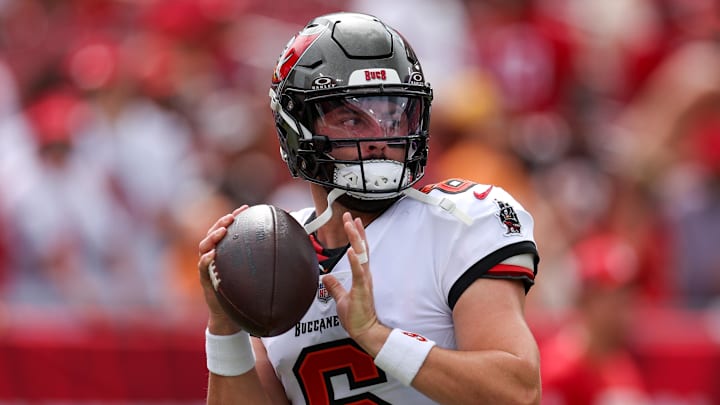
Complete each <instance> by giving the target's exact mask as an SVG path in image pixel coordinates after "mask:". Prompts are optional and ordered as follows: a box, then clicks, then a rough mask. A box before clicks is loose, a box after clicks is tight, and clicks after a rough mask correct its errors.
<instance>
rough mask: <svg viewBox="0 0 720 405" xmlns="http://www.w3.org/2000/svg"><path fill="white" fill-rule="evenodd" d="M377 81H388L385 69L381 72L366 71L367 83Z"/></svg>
mask: <svg viewBox="0 0 720 405" xmlns="http://www.w3.org/2000/svg"><path fill="white" fill-rule="evenodd" d="M375 79H379V80H382V81H385V80H387V73H385V69H381V70H366V71H365V80H366V81H368V82H369V81H370V80H375Z"/></svg>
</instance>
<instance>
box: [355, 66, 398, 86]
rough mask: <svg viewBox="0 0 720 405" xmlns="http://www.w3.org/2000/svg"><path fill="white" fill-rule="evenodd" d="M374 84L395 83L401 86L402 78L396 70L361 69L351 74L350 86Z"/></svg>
mask: <svg viewBox="0 0 720 405" xmlns="http://www.w3.org/2000/svg"><path fill="white" fill-rule="evenodd" d="M373 83H394V84H401V83H402V82H401V81H400V76H399V75H398V73H397V71H395V69H361V70H356V71H354V72H352V73H351V74H350V78H349V79H348V84H349V85H350V86H352V85H356V86H358V85H360V86H362V85H366V84H373Z"/></svg>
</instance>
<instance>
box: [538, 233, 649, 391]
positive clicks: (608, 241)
mask: <svg viewBox="0 0 720 405" xmlns="http://www.w3.org/2000/svg"><path fill="white" fill-rule="evenodd" d="M573 253H574V257H575V260H576V266H577V267H576V268H577V301H576V306H575V310H576V312H575V313H574V314H573V316H572V318H571V319H570V320H568V321H567V322H566V324H564V325H563V326H562V327H561V328H560V330H559V331H558V332H557V334H556V335H555V336H553V337H552V338H551V339H548V340H547V341H545V342H544V344H543V345H542V346H541V354H542V357H543V359H544V360H543V368H542V374H543V404H547V405H615V404H617V405H620V404H622V405H638V404H649V403H650V402H649V400H650V398H649V395H648V393H647V392H646V387H645V383H644V381H643V377H642V370H641V369H640V367H639V366H638V364H637V362H636V361H635V360H634V358H633V354H632V348H631V345H630V341H629V336H630V334H631V333H632V329H631V326H632V325H633V318H632V317H633V310H634V308H635V307H634V303H633V300H634V298H635V290H634V282H635V277H636V275H637V273H636V272H637V256H636V253H635V252H634V250H633V249H632V247H631V245H630V244H628V243H626V242H625V241H624V240H622V239H621V238H618V237H617V236H616V235H612V234H595V235H592V236H589V237H587V238H585V239H583V240H582V241H579V242H578V243H577V244H576V245H575V246H574V248H573Z"/></svg>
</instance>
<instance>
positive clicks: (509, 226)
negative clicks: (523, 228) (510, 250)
mask: <svg viewBox="0 0 720 405" xmlns="http://www.w3.org/2000/svg"><path fill="white" fill-rule="evenodd" d="M495 203H497V205H498V208H500V210H499V211H498V213H497V216H498V218H500V223H502V224H503V225H504V226H505V229H506V232H505V236H511V235H518V234H520V220H519V219H518V216H517V213H515V209H514V208H513V207H512V205H510V204H508V203H506V202H503V201H498V200H495Z"/></svg>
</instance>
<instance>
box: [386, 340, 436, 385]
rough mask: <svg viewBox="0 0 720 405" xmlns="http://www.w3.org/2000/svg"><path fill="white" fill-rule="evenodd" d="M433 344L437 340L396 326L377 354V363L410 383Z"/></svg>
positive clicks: (387, 371) (406, 383)
mask: <svg viewBox="0 0 720 405" xmlns="http://www.w3.org/2000/svg"><path fill="white" fill-rule="evenodd" d="M433 346H435V342H433V341H432V340H429V339H427V338H426V337H424V336H421V335H418V334H417V333H412V332H407V331H404V330H401V329H397V328H395V329H393V330H392V332H390V336H388V338H387V340H386V341H385V344H384V345H383V347H382V348H380V351H379V352H378V354H377V356H375V364H376V365H377V366H378V367H380V368H381V369H383V370H384V371H385V372H386V373H388V374H390V375H391V376H393V377H395V378H397V379H398V380H399V381H400V382H401V383H403V384H405V385H410V383H411V382H412V380H413V379H414V378H415V375H416V374H417V373H418V371H419V370H420V367H421V366H422V365H423V363H424V362H425V358H426V357H427V356H428V354H429V353H430V349H432V348H433Z"/></svg>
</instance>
